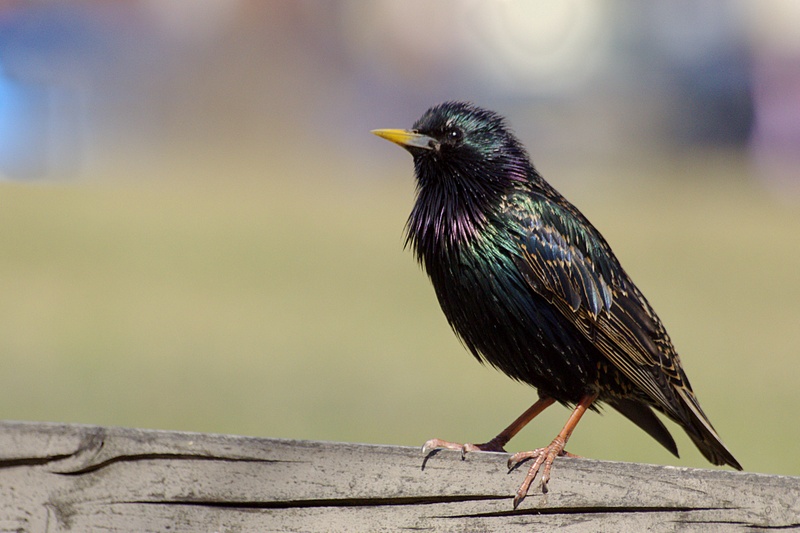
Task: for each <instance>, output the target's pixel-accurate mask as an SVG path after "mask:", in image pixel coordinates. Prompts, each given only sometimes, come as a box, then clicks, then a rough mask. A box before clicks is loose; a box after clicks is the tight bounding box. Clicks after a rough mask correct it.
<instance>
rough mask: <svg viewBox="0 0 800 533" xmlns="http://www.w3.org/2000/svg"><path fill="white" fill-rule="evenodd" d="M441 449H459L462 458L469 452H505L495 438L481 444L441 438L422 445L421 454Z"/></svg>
mask: <svg viewBox="0 0 800 533" xmlns="http://www.w3.org/2000/svg"><path fill="white" fill-rule="evenodd" d="M441 449H445V450H458V451H461V459H464V458H465V457H466V456H467V453H469V452H505V449H503V446H502V445H501V444H499V443H498V442H496V441H495V439H492V440H490V441H489V442H485V443H483V444H472V443H466V444H460V443H457V442H449V441H446V440H441V439H431V440H429V441H428V442H426V443H425V444H423V445H422V454H423V455H429V454H431V453H433V452H434V451H436V450H441Z"/></svg>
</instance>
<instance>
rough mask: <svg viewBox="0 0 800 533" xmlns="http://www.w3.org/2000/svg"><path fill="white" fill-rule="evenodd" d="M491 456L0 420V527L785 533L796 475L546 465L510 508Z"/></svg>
mask: <svg viewBox="0 0 800 533" xmlns="http://www.w3.org/2000/svg"><path fill="white" fill-rule="evenodd" d="M505 464H506V456H505V454H495V453H474V454H471V455H469V456H468V457H467V459H466V460H465V461H462V460H461V459H460V456H459V454H458V453H456V452H441V453H439V454H437V455H436V456H434V457H432V458H430V460H428V461H427V463H426V464H425V467H424V469H423V468H422V465H423V458H422V457H421V454H420V450H419V449H417V448H407V447H398V446H374V445H363V444H341V443H327V442H307V441H289V440H273V439H258V438H250V437H237V436H229V435H207V434H198V433H179V432H167V431H150V430H138V429H125V428H105V427H94V426H80V425H65V424H44V423H26V422H0V531H4V532H5V531H14V532H22V531H31V532H37V533H38V532H52V531H80V532H84V531H115V532H118V531H136V532H148V531H160V532H161V531H168V532H199V531H220V532H222V531H235V532H244V531H400V530H409V529H410V530H424V531H510V532H513V531H551V530H553V529H554V528H556V527H558V528H562V529H563V530H564V531H644V530H649V531H674V530H680V531H703V532H709V531H726V532H727V531H737V530H740V531H759V530H768V529H784V530H788V529H792V528H798V529H800V478H794V477H784V476H768V475H761V474H749V473H741V472H730V471H720V470H694V469H687V468H672V467H662V466H652V465H642V464H633V463H614V462H605V461H594V460H589V459H567V458H565V459H561V458H560V459H557V461H556V464H555V467H554V471H553V472H554V476H553V479H552V481H551V483H550V492H549V494H547V495H546V496H544V495H542V494H541V493H539V492H536V493H533V492H532V494H531V495H530V496H529V497H528V498H527V499H526V500H524V501H523V502H522V504H521V505H520V508H519V509H518V510H517V511H513V510H512V506H511V499H512V495H513V494H514V491H515V490H516V488H517V486H518V485H519V483H520V482H521V480H522V477H523V471H514V472H512V473H510V474H509V473H508V472H507V471H506V468H505Z"/></svg>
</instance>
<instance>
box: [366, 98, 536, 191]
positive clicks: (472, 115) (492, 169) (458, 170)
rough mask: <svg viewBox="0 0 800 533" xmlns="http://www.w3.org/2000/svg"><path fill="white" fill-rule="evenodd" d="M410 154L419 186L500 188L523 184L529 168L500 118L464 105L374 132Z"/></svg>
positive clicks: (436, 108) (440, 108) (450, 104)
mask: <svg viewBox="0 0 800 533" xmlns="http://www.w3.org/2000/svg"><path fill="white" fill-rule="evenodd" d="M372 133H374V134H375V135H378V136H379V137H382V138H384V139H387V140H389V141H392V142H394V143H396V144H398V145H400V146H402V147H403V148H405V149H406V150H408V151H409V152H410V153H411V155H412V156H414V166H415V169H416V174H417V180H418V181H419V185H420V187H422V188H424V187H425V186H427V185H433V186H434V188H437V186H445V187H447V188H452V187H456V188H461V187H463V188H466V189H467V190H471V189H474V190H475V191H476V192H486V189H492V190H494V189H499V188H504V186H505V185H508V184H509V183H512V182H514V181H520V180H523V179H524V177H525V175H526V172H527V170H528V166H529V165H530V163H529V160H528V156H527V154H526V152H525V149H524V148H523V147H522V145H521V144H520V142H519V141H518V140H517V139H516V137H514V135H513V134H512V133H511V131H510V130H509V129H508V127H507V126H506V124H505V121H504V120H503V117H501V116H500V115H498V114H497V113H494V112H493V111H489V110H486V109H482V108H479V107H476V106H474V105H472V104H469V103H465V102H445V103H443V104H440V105H437V106H434V107H432V108H430V109H429V110H427V111H426V112H425V114H423V115H422V117H420V118H419V120H417V121H416V122H415V123H414V126H413V128H412V129H410V130H396V129H388V130H373V132H372Z"/></svg>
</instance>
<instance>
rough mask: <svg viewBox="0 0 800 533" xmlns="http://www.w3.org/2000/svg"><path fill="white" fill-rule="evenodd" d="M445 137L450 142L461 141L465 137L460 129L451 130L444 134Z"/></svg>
mask: <svg viewBox="0 0 800 533" xmlns="http://www.w3.org/2000/svg"><path fill="white" fill-rule="evenodd" d="M444 135H445V137H446V138H447V140H448V141H450V142H455V141H460V140H461V137H462V136H463V135H464V134H463V133H462V132H461V130H460V129H458V128H450V129H449V130H447V131H446V132H445V133H444Z"/></svg>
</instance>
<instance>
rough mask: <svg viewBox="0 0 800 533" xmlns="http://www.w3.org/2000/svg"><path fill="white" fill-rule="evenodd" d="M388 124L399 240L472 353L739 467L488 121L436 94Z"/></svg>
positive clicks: (617, 284) (649, 319)
mask: <svg viewBox="0 0 800 533" xmlns="http://www.w3.org/2000/svg"><path fill="white" fill-rule="evenodd" d="M398 131H399V130H381V131H377V132H376V133H377V134H379V135H382V136H384V137H386V138H388V139H389V140H393V141H394V142H397V143H398V144H401V145H403V146H404V147H405V148H406V149H408V150H409V152H411V154H412V155H413V156H414V168H415V173H416V178H417V200H416V203H415V205H414V208H413V210H412V212H411V216H410V217H409V219H408V223H407V244H408V245H410V246H411V248H412V249H413V250H414V252H415V254H416V256H417V258H418V260H419V261H420V263H421V264H422V265H423V267H424V268H425V270H426V272H427V273H428V275H429V276H430V279H431V282H432V284H433V287H434V289H435V291H436V295H437V297H438V299H439V303H440V304H441V306H442V309H443V311H444V313H445V315H446V317H447V320H448V321H449V323H450V325H451V326H452V327H453V329H454V331H455V332H456V334H457V335H458V336H459V338H460V339H461V340H462V341H463V342H464V344H465V345H466V347H467V348H468V349H469V350H470V351H471V352H472V354H473V355H474V356H475V357H476V358H477V359H478V360H480V361H483V362H487V363H489V364H491V365H493V366H495V367H497V368H498V369H500V370H502V371H503V372H505V373H506V374H508V375H509V376H510V377H512V378H514V379H516V380H519V381H522V382H525V383H528V384H530V385H532V386H534V387H536V388H537V389H538V391H539V394H540V396H542V397H548V398H552V399H554V400H556V401H558V402H561V403H563V404H567V405H575V404H577V403H578V402H579V401H581V399H582V398H584V397H586V396H587V395H592V394H597V400H596V401H595V403H594V405H597V402H605V403H607V404H609V405H611V406H612V407H614V408H615V409H617V410H618V411H620V412H621V413H622V414H623V415H625V416H626V417H627V418H629V419H630V420H632V421H633V422H634V423H636V424H637V425H639V426H640V427H641V428H642V429H644V430H645V431H647V433H649V434H650V435H651V436H653V437H654V438H655V439H656V440H657V441H658V442H660V443H661V444H662V445H664V446H665V447H666V448H667V449H668V450H670V451H671V452H673V453H675V454H676V455H677V448H676V446H675V442H674V441H673V439H672V437H671V436H670V434H669V432H668V431H667V429H666V428H665V427H664V425H663V424H662V423H661V421H660V420H659V419H658V418H657V417H656V416H655V415H654V414H653V412H652V411H651V408H654V409H656V410H658V411H660V412H662V413H664V414H665V415H666V416H667V417H669V418H670V419H672V420H674V421H675V422H676V423H678V424H679V425H680V426H681V427H683V428H684V429H685V430H686V432H687V433H688V434H689V436H690V437H691V438H692V440H693V441H694V443H695V444H696V445H697V447H698V448H699V449H700V451H701V452H702V453H703V455H704V456H705V457H706V458H707V459H708V460H709V461H711V462H712V463H714V464H728V465H731V466H733V467H735V468H738V469H741V466H740V465H739V463H738V462H737V461H736V459H734V457H733V456H732V455H731V453H730V452H729V451H728V449H727V448H726V447H725V446H724V445H723V444H722V442H721V440H720V439H719V437H718V435H717V434H716V432H715V431H714V429H713V427H712V426H711V423H710V422H709V421H708V418H707V417H706V416H705V414H704V413H703V411H702V409H701V408H700V405H699V404H698V402H697V399H696V398H695V395H694V393H693V392H692V389H691V386H690V385H689V381H688V379H687V378H686V375H685V373H684V371H683V369H682V368H681V364H680V359H679V357H678V354H677V353H676V352H675V349H674V347H673V346H672V342H671V341H670V338H669V336H668V335H667V333H666V331H665V330H664V327H663V326H662V324H661V321H660V320H659V319H658V317H657V316H656V314H655V312H654V311H653V309H652V308H651V307H650V304H649V303H648V302H647V300H646V299H645V298H644V296H643V295H642V294H641V292H640V291H639V289H638V288H637V287H636V286H635V285H634V284H633V282H632V281H631V280H630V278H629V277H628V275H627V274H626V273H625V271H624V270H623V268H622V267H621V266H620V264H619V261H618V260H617V258H616V256H615V255H614V253H613V252H612V251H611V248H610V247H609V245H608V244H607V243H606V241H605V239H604V238H603V237H602V235H600V233H599V232H598V231H597V230H596V229H595V228H594V226H592V224H591V223H590V222H589V221H588V220H587V219H586V218H585V217H584V216H583V214H582V213H581V212H580V211H578V209H577V208H576V207H574V206H573V205H572V204H571V203H569V202H568V201H567V200H566V199H565V198H564V197H563V196H561V195H560V194H559V193H558V192H557V191H556V190H555V189H554V188H553V187H552V186H550V185H549V184H548V183H547V182H546V181H544V179H543V178H542V177H541V176H540V175H539V174H538V172H537V171H536V170H535V169H534V167H533V165H532V164H531V162H530V159H529V157H528V155H527V152H526V151H525V149H524V148H523V147H522V145H521V144H520V143H519V141H518V140H517V139H516V138H515V137H514V136H513V135H512V134H511V132H510V131H509V130H508V129H507V127H506V125H505V123H504V121H503V119H502V118H501V117H500V116H499V115H497V114H495V113H493V112H491V111H487V110H484V109H480V108H478V107H475V106H472V105H470V104H466V103H460V102H448V103H445V104H442V105H439V106H436V107H433V108H431V109H430V110H428V111H427V112H426V113H425V114H424V115H423V116H422V117H421V118H420V119H419V120H418V121H417V122H416V123H415V124H414V127H413V130H411V132H399V133H398ZM591 401H592V399H589V403H591ZM594 405H593V406H592V407H594Z"/></svg>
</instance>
